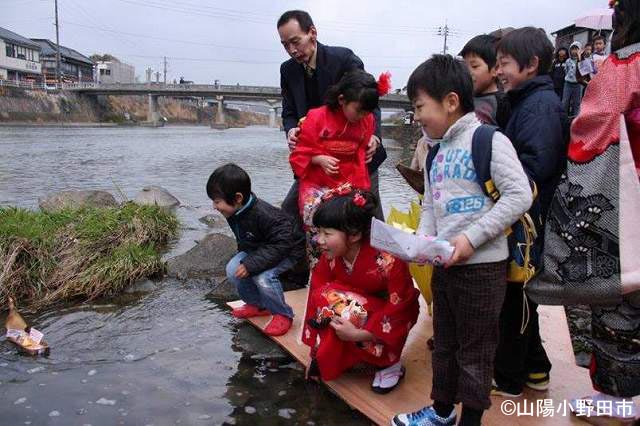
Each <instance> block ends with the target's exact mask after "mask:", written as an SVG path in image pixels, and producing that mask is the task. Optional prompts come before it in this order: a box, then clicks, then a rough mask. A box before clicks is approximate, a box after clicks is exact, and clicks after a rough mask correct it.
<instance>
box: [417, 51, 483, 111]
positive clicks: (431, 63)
mask: <svg viewBox="0 0 640 426" xmlns="http://www.w3.org/2000/svg"><path fill="white" fill-rule="evenodd" d="M420 90H421V91H423V92H424V93H426V94H427V95H429V96H430V97H432V98H433V99H435V100H437V101H442V100H443V99H444V98H445V96H447V95H448V94H449V93H451V92H453V93H455V94H457V95H458V97H459V98H460V107H461V108H462V112H463V113H465V114H466V113H469V112H472V111H473V110H474V106H473V80H472V79H471V74H470V73H469V69H468V68H467V66H466V65H465V64H464V63H463V62H462V61H460V60H458V59H454V58H453V57H452V56H451V55H433V56H432V57H431V58H430V59H428V60H426V61H425V62H423V63H421V64H420V65H418V68H416V69H415V70H414V71H413V72H412V73H411V76H410V77H409V82H408V83H407V94H408V95H409V99H411V100H412V101H413V100H414V99H415V98H417V97H418V91H420Z"/></svg>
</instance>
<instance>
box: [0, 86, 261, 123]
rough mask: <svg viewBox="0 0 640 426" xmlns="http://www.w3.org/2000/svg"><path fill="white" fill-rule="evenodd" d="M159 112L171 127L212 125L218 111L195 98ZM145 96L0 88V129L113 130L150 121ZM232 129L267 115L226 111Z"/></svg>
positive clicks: (167, 102)
mask: <svg viewBox="0 0 640 426" xmlns="http://www.w3.org/2000/svg"><path fill="white" fill-rule="evenodd" d="M159 108H160V110H159V112H160V115H161V116H162V117H165V118H166V119H167V123H169V124H207V125H208V124H210V123H211V122H212V121H213V120H214V119H215V114H216V109H215V108H214V107H210V106H205V107H203V106H201V105H200V102H199V100H198V99H195V98H180V99H175V98H160V99H159ZM147 109H148V99H147V97H146V96H82V95H78V94H76V93H73V92H67V91H61V92H45V91H32V90H23V89H18V88H13V87H0V125H45V126H46V125H52V124H55V125H56V126H64V125H66V126H96V125H98V126H100V127H102V126H110V125H111V126H113V125H136V124H138V123H143V122H145V121H146V120H147ZM225 117H226V122H227V123H228V124H229V126H230V127H244V126H249V125H267V124H268V122H269V117H268V116H267V115H265V114H259V113H254V112H244V111H236V110H226V111H225Z"/></svg>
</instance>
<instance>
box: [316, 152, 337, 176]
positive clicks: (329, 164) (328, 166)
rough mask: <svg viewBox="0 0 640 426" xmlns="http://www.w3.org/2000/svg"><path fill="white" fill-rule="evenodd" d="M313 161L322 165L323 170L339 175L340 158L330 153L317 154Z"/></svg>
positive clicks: (329, 173)
mask: <svg viewBox="0 0 640 426" xmlns="http://www.w3.org/2000/svg"><path fill="white" fill-rule="evenodd" d="M311 162H312V163H313V164H315V165H317V166H320V167H322V170H324V172H325V173H326V174H328V175H337V174H338V172H339V171H340V169H339V168H338V166H339V164H340V160H338V159H337V158H335V157H332V156H330V155H315V156H313V158H312V159H311Z"/></svg>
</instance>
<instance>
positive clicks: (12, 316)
mask: <svg viewBox="0 0 640 426" xmlns="http://www.w3.org/2000/svg"><path fill="white" fill-rule="evenodd" d="M5 327H6V328H7V340H8V341H9V342H11V343H13V344H14V345H16V347H17V348H18V351H19V352H21V353H23V354H25V355H31V356H37V355H44V356H47V355H49V352H50V350H49V345H48V344H47V342H46V341H44V340H40V342H39V343H37V342H36V341H35V340H34V338H33V336H32V335H31V334H32V330H31V327H29V325H27V323H26V321H25V320H24V318H22V315H20V313H18V310H17V309H16V305H15V302H14V300H13V299H12V298H11V297H9V315H8V316H7V321H6V323H5ZM33 332H34V333H39V332H38V331H35V330H33Z"/></svg>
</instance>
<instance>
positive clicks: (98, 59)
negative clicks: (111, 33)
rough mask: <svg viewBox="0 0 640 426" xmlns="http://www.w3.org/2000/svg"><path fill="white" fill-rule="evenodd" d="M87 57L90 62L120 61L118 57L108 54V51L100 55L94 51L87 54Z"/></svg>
mask: <svg viewBox="0 0 640 426" xmlns="http://www.w3.org/2000/svg"><path fill="white" fill-rule="evenodd" d="M89 59H91V61H92V62H94V63H96V62H110V61H113V62H120V60H119V59H118V58H116V57H115V56H113V55H111V54H109V53H105V54H104V55H100V54H99V53H94V54H93V55H91V56H89Z"/></svg>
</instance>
